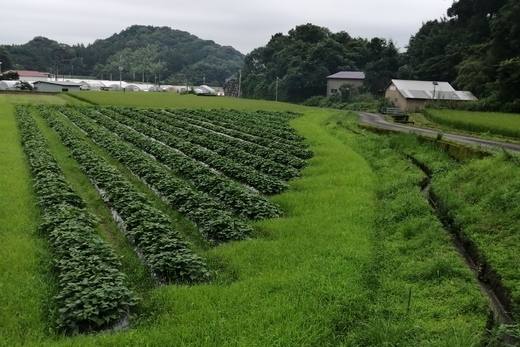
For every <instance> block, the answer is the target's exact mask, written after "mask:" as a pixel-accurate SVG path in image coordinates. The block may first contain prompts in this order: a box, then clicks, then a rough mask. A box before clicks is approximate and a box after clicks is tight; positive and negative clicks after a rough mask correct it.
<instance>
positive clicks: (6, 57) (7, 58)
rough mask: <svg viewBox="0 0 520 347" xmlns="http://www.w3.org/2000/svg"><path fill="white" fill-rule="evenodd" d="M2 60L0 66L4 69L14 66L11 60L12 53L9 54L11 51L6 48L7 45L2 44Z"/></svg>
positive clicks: (0, 54)
mask: <svg viewBox="0 0 520 347" xmlns="http://www.w3.org/2000/svg"><path fill="white" fill-rule="evenodd" d="M0 62H1V63H2V65H1V66H0V68H1V69H2V72H3V71H7V70H11V69H12V67H13V62H12V60H11V54H9V51H8V50H7V49H5V47H3V46H0Z"/></svg>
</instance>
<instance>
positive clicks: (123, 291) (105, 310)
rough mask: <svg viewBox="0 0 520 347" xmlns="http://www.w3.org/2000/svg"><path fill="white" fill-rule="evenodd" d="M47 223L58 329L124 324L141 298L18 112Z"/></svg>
mask: <svg viewBox="0 0 520 347" xmlns="http://www.w3.org/2000/svg"><path fill="white" fill-rule="evenodd" d="M16 115H17V120H18V125H19V128H20V132H21V137H22V146H23V148H24V150H25V153H26V154H27V157H28V160H29V166H30V169H31V171H32V174H33V177H34V182H35V188H36V192H37V195H38V202H39V206H40V209H41V213H42V217H43V222H42V224H41V232H42V233H43V234H44V235H45V236H46V237H47V239H48V240H49V243H50V246H51V249H52V250H53V254H54V260H55V261H54V269H55V273H56V278H57V288H58V293H57V295H56V296H55V298H54V299H55V305H54V310H53V313H52V315H51V316H53V317H54V319H55V323H56V325H57V327H58V328H59V329H62V330H65V331H87V330H90V329H96V328H101V327H106V326H108V325H110V324H112V323H114V322H116V321H117V320H119V319H121V318H122V317H123V316H125V315H126V314H127V313H128V310H129V309H130V308H131V307H132V306H134V305H135V304H136V298H135V295H134V293H133V292H132V291H130V290H129V289H128V288H127V286H126V284H125V276H124V275H123V273H121V272H120V271H119V267H120V266H121V264H120V261H119V258H118V257H117V255H116V254H115V252H114V251H113V250H112V249H111V248H110V246H109V245H108V244H107V243H105V242H104V241H103V240H102V239H101V238H100V237H99V235H98V234H97V233H96V231H95V229H94V220H93V217H92V216H91V215H89V214H88V213H87V212H86V209H85V202H84V201H83V200H82V199H81V198H80V197H79V196H78V195H76V194H75V193H74V191H73V189H72V188H71V187H70V185H69V184H68V183H67V181H66V180H65V177H64V175H63V173H62V171H61V169H60V166H59V165H58V163H57V162H56V160H55V158H54V157H53V155H52V153H51V151H50V150H49V148H48V145H47V143H46V140H45V138H44V137H43V135H42V134H41V132H40V130H39V128H38V126H37V125H36V122H35V121H34V119H33V118H32V116H31V115H30V114H29V111H28V108H27V107H22V106H19V107H18V108H17V110H16Z"/></svg>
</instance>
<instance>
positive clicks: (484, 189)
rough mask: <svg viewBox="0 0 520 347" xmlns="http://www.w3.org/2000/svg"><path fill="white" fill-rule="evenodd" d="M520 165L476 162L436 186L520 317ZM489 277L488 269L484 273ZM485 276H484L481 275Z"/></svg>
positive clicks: (442, 178)
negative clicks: (486, 272) (498, 278)
mask: <svg viewBox="0 0 520 347" xmlns="http://www.w3.org/2000/svg"><path fill="white" fill-rule="evenodd" d="M519 174H520V164H519V162H518V159H511V158H510V157H508V156H507V155H505V154H502V155H499V156H496V157H492V158H486V159H483V160H479V161H474V162H471V163H469V164H468V165H465V166H461V167H460V168H458V169H457V170H454V171H451V172H448V173H446V174H444V175H442V176H440V177H439V178H438V179H436V180H434V182H433V188H434V191H435V193H436V194H437V195H438V196H439V197H440V198H441V200H442V201H443V203H444V204H445V207H446V209H447V211H448V212H449V213H450V215H451V217H453V218H454V222H455V225H456V226H457V227H459V228H460V229H461V232H462V237H463V238H464V239H467V240H470V241H471V242H473V243H474V244H475V245H476V248H477V250H478V251H479V253H480V254H481V255H482V260H483V261H484V262H488V263H489V265H491V268H492V269H494V270H495V271H496V272H497V273H498V275H499V277H500V278H501V280H502V283H503V284H504V286H505V287H506V288H507V289H508V291H509V292H510V294H511V301H512V304H513V309H514V312H513V313H514V315H515V316H516V319H517V320H518V319H519V317H520V272H519V271H518V254H520V225H519V223H520V222H519V221H520V181H519V180H518V177H519ZM482 270H483V271H485V269H482ZM482 275H483V276H485V274H484V273H483V274H482Z"/></svg>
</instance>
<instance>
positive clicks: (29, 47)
mask: <svg viewBox="0 0 520 347" xmlns="http://www.w3.org/2000/svg"><path fill="white" fill-rule="evenodd" d="M2 48H4V49H2ZM0 58H2V61H3V64H2V70H4V71H5V70H7V69H20V70H37V71H46V72H53V73H55V72H56V69H57V70H58V73H59V74H60V75H62V74H63V75H67V76H68V75H69V74H70V75H76V76H92V77H95V78H103V79H109V78H110V74H112V76H113V78H114V79H119V67H122V68H123V70H122V74H123V79H124V80H127V81H142V80H143V79H144V81H148V82H152V83H153V82H155V81H156V79H159V78H160V80H161V83H172V84H184V83H185V81H186V78H188V80H189V83H190V84H195V85H197V84H202V83H203V82H205V83H206V84H210V85H223V84H224V82H225V79H226V78H228V77H229V76H231V75H233V74H236V72H237V71H238V70H239V69H240V67H241V66H242V64H243V59H244V56H243V54H242V53H240V52H239V51H237V50H235V49H234V48H232V47H229V46H220V45H218V44H216V43H215V42H213V41H210V40H202V39H200V38H198V37H196V36H194V35H191V34H189V33H187V32H185V31H180V30H174V29H171V28H169V27H154V26H141V25H134V26H131V27H129V28H127V29H125V30H123V31H121V32H120V33H118V34H114V35H112V36H110V37H109V38H107V39H99V40H96V41H95V42H94V43H92V44H89V45H88V46H84V45H83V44H78V45H72V46H69V45H66V44H61V43H58V42H56V41H53V40H51V39H48V38H45V37H35V38H34V39H33V40H31V41H29V42H27V43H26V44H23V45H4V46H0Z"/></svg>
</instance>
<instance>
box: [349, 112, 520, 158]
mask: <svg viewBox="0 0 520 347" xmlns="http://www.w3.org/2000/svg"><path fill="white" fill-rule="evenodd" d="M358 114H359V118H358V119H359V121H360V122H363V123H367V124H370V125H373V126H376V127H379V128H384V129H391V130H397V131H403V132H414V133H417V134H420V135H426V136H431V137H436V136H437V133H438V132H437V131H434V130H429V129H421V128H415V127H410V126H406V125H402V124H396V123H390V122H388V121H386V120H385V118H384V117H383V116H381V115H379V114H376V113H367V112H359V113H358ZM442 137H443V138H444V139H447V140H450V141H456V142H461V143H464V144H469V145H480V146H482V147H488V148H497V147H498V148H500V147H504V148H506V149H508V150H510V151H515V152H520V144H514V143H507V142H500V141H493V140H485V139H480V138H477V137H469V136H463V135H456V134H449V133H443V135H442Z"/></svg>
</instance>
